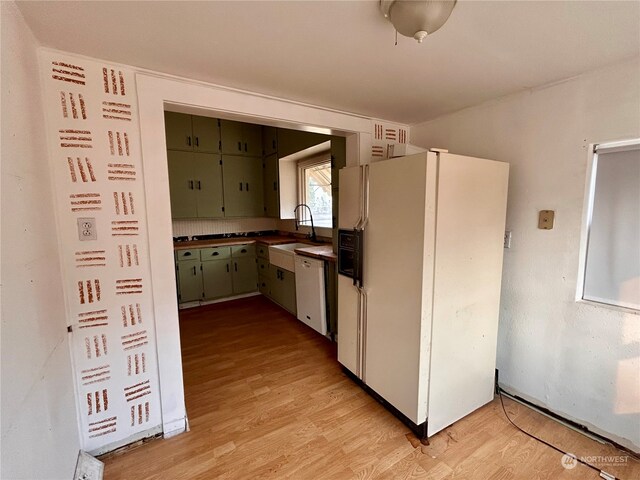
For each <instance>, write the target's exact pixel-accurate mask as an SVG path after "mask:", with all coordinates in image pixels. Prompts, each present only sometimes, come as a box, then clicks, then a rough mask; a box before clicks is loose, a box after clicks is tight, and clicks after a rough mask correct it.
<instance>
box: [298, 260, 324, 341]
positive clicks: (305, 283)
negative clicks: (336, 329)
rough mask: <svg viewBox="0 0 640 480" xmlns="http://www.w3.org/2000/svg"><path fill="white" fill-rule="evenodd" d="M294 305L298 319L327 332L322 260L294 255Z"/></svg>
mask: <svg viewBox="0 0 640 480" xmlns="http://www.w3.org/2000/svg"><path fill="white" fill-rule="evenodd" d="M294 263H295V272H296V306H297V307H298V320H300V321H301V322H304V323H306V324H307V325H309V326H310V327H311V328H313V329H314V330H316V331H317V332H320V333H321V334H322V335H326V334H327V306H326V302H325V291H324V261H322V260H316V259H314V258H309V257H305V256H302V255H296V256H295V262H294Z"/></svg>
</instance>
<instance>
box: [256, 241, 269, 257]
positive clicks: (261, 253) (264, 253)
mask: <svg viewBox="0 0 640 480" xmlns="http://www.w3.org/2000/svg"><path fill="white" fill-rule="evenodd" d="M256 250H257V252H258V257H260V258H264V259H265V260H269V247H268V246H267V245H265V244H263V243H258V245H257V246H256Z"/></svg>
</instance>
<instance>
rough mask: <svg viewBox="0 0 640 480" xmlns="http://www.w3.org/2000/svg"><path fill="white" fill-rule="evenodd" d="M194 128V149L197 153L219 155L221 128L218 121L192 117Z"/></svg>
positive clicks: (209, 118)
mask: <svg viewBox="0 0 640 480" xmlns="http://www.w3.org/2000/svg"><path fill="white" fill-rule="evenodd" d="M191 125H192V128H193V149H194V150H195V151H196V152H210V153H217V152H219V151H220V127H219V126H218V119H217V118H211V117H198V116H196V115H193V116H192V117H191Z"/></svg>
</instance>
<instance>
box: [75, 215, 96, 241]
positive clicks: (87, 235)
mask: <svg viewBox="0 0 640 480" xmlns="http://www.w3.org/2000/svg"><path fill="white" fill-rule="evenodd" d="M78 239H80V241H82V242H84V241H87V240H97V239H98V231H97V229H96V219H95V218H92V217H81V218H78Z"/></svg>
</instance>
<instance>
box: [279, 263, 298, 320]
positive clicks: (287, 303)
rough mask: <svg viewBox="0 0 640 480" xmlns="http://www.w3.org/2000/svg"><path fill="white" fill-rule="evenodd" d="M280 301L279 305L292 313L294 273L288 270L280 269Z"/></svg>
mask: <svg viewBox="0 0 640 480" xmlns="http://www.w3.org/2000/svg"><path fill="white" fill-rule="evenodd" d="M281 282H282V303H281V305H282V306H283V307H284V308H285V309H286V310H288V311H290V312H291V313H293V314H294V315H295V314H296V313H297V308H296V274H295V273H293V272H290V271H288V270H283V271H282V280H281Z"/></svg>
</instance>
